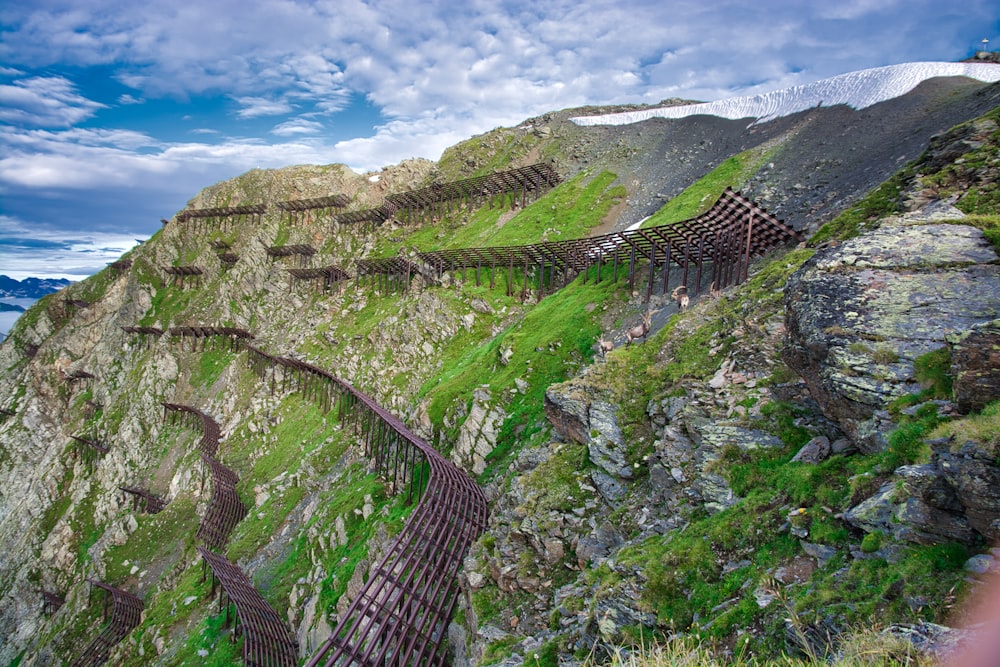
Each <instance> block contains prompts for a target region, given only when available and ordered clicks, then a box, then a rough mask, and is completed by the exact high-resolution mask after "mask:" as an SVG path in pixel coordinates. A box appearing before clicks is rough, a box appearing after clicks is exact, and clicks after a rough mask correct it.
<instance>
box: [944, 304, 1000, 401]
mask: <svg viewBox="0 0 1000 667" xmlns="http://www.w3.org/2000/svg"><path fill="white" fill-rule="evenodd" d="M949 340H950V341H951V342H952V352H951V374H952V377H954V378H955V380H954V387H953V388H954V391H955V402H956V403H957V404H958V410H959V412H962V413H966V412H973V411H979V410H982V409H983V408H984V407H986V404H987V403H989V402H990V401H995V400H997V397H1000V319H998V320H993V321H992V322H985V323H983V324H979V325H976V326H974V327H972V328H971V329H970V330H969V331H967V332H964V333H962V334H959V335H957V336H955V337H954V338H953V339H949Z"/></svg>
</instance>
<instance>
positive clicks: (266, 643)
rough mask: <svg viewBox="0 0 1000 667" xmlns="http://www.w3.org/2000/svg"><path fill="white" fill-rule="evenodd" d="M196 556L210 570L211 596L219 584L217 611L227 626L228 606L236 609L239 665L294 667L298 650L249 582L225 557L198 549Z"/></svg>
mask: <svg viewBox="0 0 1000 667" xmlns="http://www.w3.org/2000/svg"><path fill="white" fill-rule="evenodd" d="M198 553H200V554H201V557H202V558H203V559H204V562H205V563H207V564H208V567H209V568H210V569H211V570H212V593H213V594H214V593H215V582H216V580H218V581H219V583H220V584H221V589H222V590H220V591H219V609H220V611H221V610H222V609H223V607H224V608H225V610H226V625H227V626H228V625H229V604H228V602H225V600H224V598H227V597H228V599H229V600H228V601H229V602H231V603H232V605H233V606H234V607H236V620H237V625H236V628H235V629H234V632H236V633H240V632H242V633H243V636H244V637H245V640H244V642H243V663H244V664H246V665H252V666H254V667H294V666H295V665H297V664H298V647H297V646H296V644H295V642H294V641H293V640H292V636H291V633H290V632H289V631H288V628H287V627H286V625H285V623H284V621H282V620H281V617H280V616H278V613H277V612H276V611H274V609H273V608H272V607H271V605H269V604H268V603H267V601H266V600H265V599H264V598H263V597H261V595H260V593H258V592H257V589H256V588H254V586H253V582H252V581H250V579H249V578H248V577H247V576H246V575H245V574H243V571H242V570H240V568H238V567H237V566H236V565H234V564H233V563H230V562H229V561H228V560H227V559H226V558H224V557H222V556H220V555H218V554H215V553H212V552H211V551H209V550H208V549H205V548H203V547H198Z"/></svg>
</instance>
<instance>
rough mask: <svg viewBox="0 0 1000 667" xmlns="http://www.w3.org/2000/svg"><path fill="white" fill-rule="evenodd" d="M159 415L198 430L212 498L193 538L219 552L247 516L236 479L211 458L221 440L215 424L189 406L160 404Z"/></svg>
mask: <svg viewBox="0 0 1000 667" xmlns="http://www.w3.org/2000/svg"><path fill="white" fill-rule="evenodd" d="M163 412H164V418H168V419H171V418H172V419H179V420H182V421H183V422H184V423H186V424H187V425H189V426H191V427H193V428H198V427H199V426H200V428H201V432H202V434H201V440H200V441H199V442H198V448H199V450H200V455H201V460H202V463H204V464H205V467H206V468H208V471H209V473H210V475H211V477H212V496H211V497H210V498H209V500H208V509H207V510H206V511H205V516H203V517H202V519H201V523H200V524H199V525H198V532H197V533H196V535H197V537H198V538H200V539H201V540H204V542H205V544H207V545H208V546H209V547H211V548H212V549H219V550H221V549H222V548H224V547H225V546H226V542H227V541H228V540H229V535H230V534H231V533H232V532H233V528H235V527H236V524H238V523H239V522H240V521H242V520H243V517H245V516H246V515H247V507H246V505H245V504H243V501H242V500H241V499H240V496H239V494H238V493H237V492H236V485H237V484H238V483H239V481H240V479H239V477H238V476H237V475H236V473H235V472H233V471H232V470H230V469H229V468H227V467H226V466H224V465H223V464H222V463H220V462H219V461H218V460H216V458H215V454H216V452H218V450H219V440H221V438H222V436H221V429H220V428H219V423H218V422H217V421H215V420H214V419H212V417H211V416H210V415H208V414H206V413H205V412H202V411H201V410H199V409H198V408H195V407H192V406H190V405H182V404H179V403H166V402H164V403H163Z"/></svg>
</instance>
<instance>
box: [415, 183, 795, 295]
mask: <svg viewBox="0 0 1000 667" xmlns="http://www.w3.org/2000/svg"><path fill="white" fill-rule="evenodd" d="M801 240H803V237H802V235H801V234H799V233H798V232H797V231H795V230H794V229H792V228H791V227H789V226H787V225H786V224H784V223H783V222H782V221H781V220H779V219H778V218H776V217H775V216H773V215H771V214H770V213H768V212H767V211H766V210H764V209H763V208H762V207H760V206H758V205H757V204H756V203H754V202H752V201H750V200H749V199H747V198H746V197H744V196H743V195H741V194H739V193H738V192H734V191H733V190H731V189H728V188H727V189H726V191H725V192H724V193H723V194H722V196H720V197H719V199H718V200H717V201H716V202H715V204H714V205H713V206H712V207H711V208H710V209H709V210H708V211H706V212H705V213H703V214H701V215H699V216H697V217H696V218H692V219H690V220H682V221H680V222H675V223H670V224H666V225H660V226H657V227H645V228H638V229H632V230H628V231H624V232H614V233H611V234H604V235H602V236H592V237H589V238H582V239H571V240H566V241H551V242H543V243H535V244H531V245H523V246H505V247H484V248H456V249H452V250H438V251H434V252H422V253H418V254H417V257H418V258H419V260H420V262H421V263H422V264H423V265H424V266H425V267H426V269H425V271H426V272H427V273H430V274H432V275H434V276H435V277H436V278H437V279H440V278H441V277H442V276H443V274H444V273H445V272H451V273H452V274H453V275H454V276H455V277H456V278H459V277H460V278H461V280H463V281H464V280H465V279H466V278H467V275H466V273H467V271H469V270H473V269H474V270H475V280H476V284H477V285H479V284H480V281H481V274H482V272H483V271H484V270H488V271H489V276H490V287H494V286H495V282H496V277H497V275H498V274H499V275H502V274H504V273H506V283H507V294H508V295H514V293H515V276H516V275H519V276H520V277H521V297H522V298H524V297H526V295H527V293H528V291H529V290H531V289H535V290H536V291H537V294H538V297H539V298H541V297H542V296H544V295H545V294H546V293H547V292H550V291H552V290H554V289H558V288H560V287H563V286H565V285H567V284H568V283H569V282H570V281H571V280H573V279H574V278H575V277H576V276H577V275H579V274H581V273H582V274H583V275H584V281H586V280H587V274H588V273H589V271H590V269H591V268H592V267H595V266H596V267H597V275H596V280H597V282H600V280H601V267H602V265H604V266H605V267H607V265H609V264H610V265H611V266H612V280H614V281H617V280H618V275H619V271H623V272H625V273H626V275H627V276H628V280H629V290H630V291H634V290H635V289H636V278H637V275H638V270H639V268H641V267H640V263H642V264H644V265H645V267H646V268H647V276H646V277H647V282H646V289H645V300H646V301H649V299H650V297H651V296H652V294H653V293H654V291H659V292H660V293H661V294H669V293H670V289H671V270H672V269H673V268H675V267H676V268H677V269H679V272H680V275H679V277H678V280H677V281H676V285H675V286H679V285H684V286H685V287H688V288H689V289H691V290H692V292H693V293H697V292H698V291H699V289H700V286H701V285H702V271H703V269H705V268H706V267H710V269H711V272H712V273H711V276H710V278H711V281H712V282H713V283H714V284H715V287H716V288H717V289H723V288H726V287H729V286H730V285H735V284H738V283H741V282H743V281H744V280H746V279H747V272H748V270H749V266H750V261H751V259H752V258H753V257H754V256H760V255H763V254H764V253H765V252H767V251H768V250H771V249H772V248H775V247H777V246H780V245H785V244H788V243H792V242H795V241H801ZM427 269H429V271H428V270H427ZM459 272H460V273H459ZM657 273H659V276H657ZM692 279H693V285H691V284H689V283H691V282H692Z"/></svg>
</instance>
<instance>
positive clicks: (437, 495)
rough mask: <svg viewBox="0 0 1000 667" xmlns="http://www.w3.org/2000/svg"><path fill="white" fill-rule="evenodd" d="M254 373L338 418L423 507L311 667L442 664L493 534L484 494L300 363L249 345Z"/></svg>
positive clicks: (363, 400) (377, 411)
mask: <svg viewBox="0 0 1000 667" xmlns="http://www.w3.org/2000/svg"><path fill="white" fill-rule="evenodd" d="M246 351H247V359H248V364H249V365H250V367H251V368H252V369H253V370H254V371H255V372H256V373H257V374H258V375H259V376H260V377H261V379H267V376H268V375H270V383H271V391H272V392H274V390H275V388H276V385H277V383H278V380H277V377H276V376H277V373H278V372H280V373H281V379H280V382H281V387H282V390H284V389H285V388H286V387H287V385H288V384H289V383H291V384H292V385H293V386H292V388H293V389H296V390H298V391H299V392H301V393H303V394H304V395H305V396H306V397H307V398H311V399H312V400H314V401H316V402H317V403H318V404H319V405H320V407H321V408H323V409H324V410H326V411H330V410H332V409H333V407H334V406H336V407H337V415H338V418H339V419H340V420H341V421H342V422H344V423H345V425H349V426H350V427H351V428H352V429H353V432H354V434H356V435H357V436H358V437H359V438H361V444H362V446H363V448H364V454H365V456H366V457H367V458H368V460H369V463H370V464H371V466H372V467H373V468H374V470H375V472H376V473H377V474H378V475H379V476H380V477H382V478H383V479H384V480H386V481H387V483H389V484H390V485H391V488H392V492H393V493H394V494H399V493H403V492H406V493H407V501H408V502H413V501H416V502H417V506H416V507H415V508H414V510H413V512H412V514H411V515H410V518H409V519H408V520H407V522H406V525H405V526H404V527H403V530H402V531H401V532H400V533H399V535H398V536H397V537H396V540H395V541H394V542H393V544H392V545H391V546H390V547H389V550H388V553H387V554H386V556H385V557H384V558H383V559H382V561H381V562H380V563H379V564H378V565H377V566H376V567H375V568H374V569H373V570H372V572H371V576H370V577H369V578H368V581H367V583H366V584H365V586H364V588H363V589H362V590H361V591H360V593H358V595H357V597H355V598H354V600H352V602H351V605H350V607H349V608H348V609H347V611H346V612H345V613H344V614H343V615H342V616H341V618H340V622H339V623H338V625H337V627H336V629H334V631H333V633H332V634H331V635H330V638H329V639H327V641H326V642H325V643H324V644H323V645H322V646H321V647H320V649H319V651H317V653H316V654H315V655H314V656H313V657H312V658H311V659H310V661H309V663H308V665H309V666H310V667H313V666H315V665H321V664H322V665H327V666H332V665H364V666H370V667H376V666H382V665H389V664H392V665H443V664H444V663H445V662H446V658H447V643H448V641H447V640H448V637H447V635H448V633H447V630H448V624H449V623H450V621H451V617H452V614H453V612H454V609H455V604H456V602H457V599H458V571H459V569H460V568H461V565H462V559H463V558H464V557H465V553H466V551H467V550H468V548H469V546H470V545H471V544H472V542H473V541H475V540H476V538H478V537H479V535H480V534H482V532H483V531H484V530H485V529H486V512H487V508H486V497H485V496H484V494H483V492H482V489H480V488H479V487H478V486H477V485H476V483H475V481H474V480H473V479H472V478H470V477H469V476H468V475H467V474H465V472H463V471H462V470H460V469H459V468H458V467H457V466H455V465H454V464H453V463H452V462H451V461H449V460H447V459H445V458H444V457H443V456H441V455H440V454H439V453H438V452H437V451H436V450H435V449H434V448H433V447H431V446H430V445H429V444H427V443H426V442H424V441H423V440H422V439H421V438H419V437H417V436H416V435H415V434H414V433H413V432H412V431H410V430H409V429H408V428H406V425H405V424H403V422H402V421H400V420H399V419H398V418H397V417H395V416H394V415H392V414H391V413H389V412H388V411H387V410H385V409H384V408H382V407H381V406H379V405H378V404H377V403H375V401H374V400H372V399H371V398H370V397H369V396H367V395H366V394H364V393H363V392H361V391H359V390H357V389H355V388H354V387H352V386H351V385H350V384H349V383H347V382H345V381H344V380H341V379H339V378H336V377H334V376H333V375H332V374H330V373H328V372H326V371H324V370H322V369H320V368H318V367H316V366H313V365H311V364H309V363H306V362H304V361H300V360H298V359H291V358H288V357H278V356H272V355H269V354H267V353H266V352H264V351H262V350H260V349H259V348H256V347H254V346H252V345H248V346H247V347H246Z"/></svg>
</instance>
